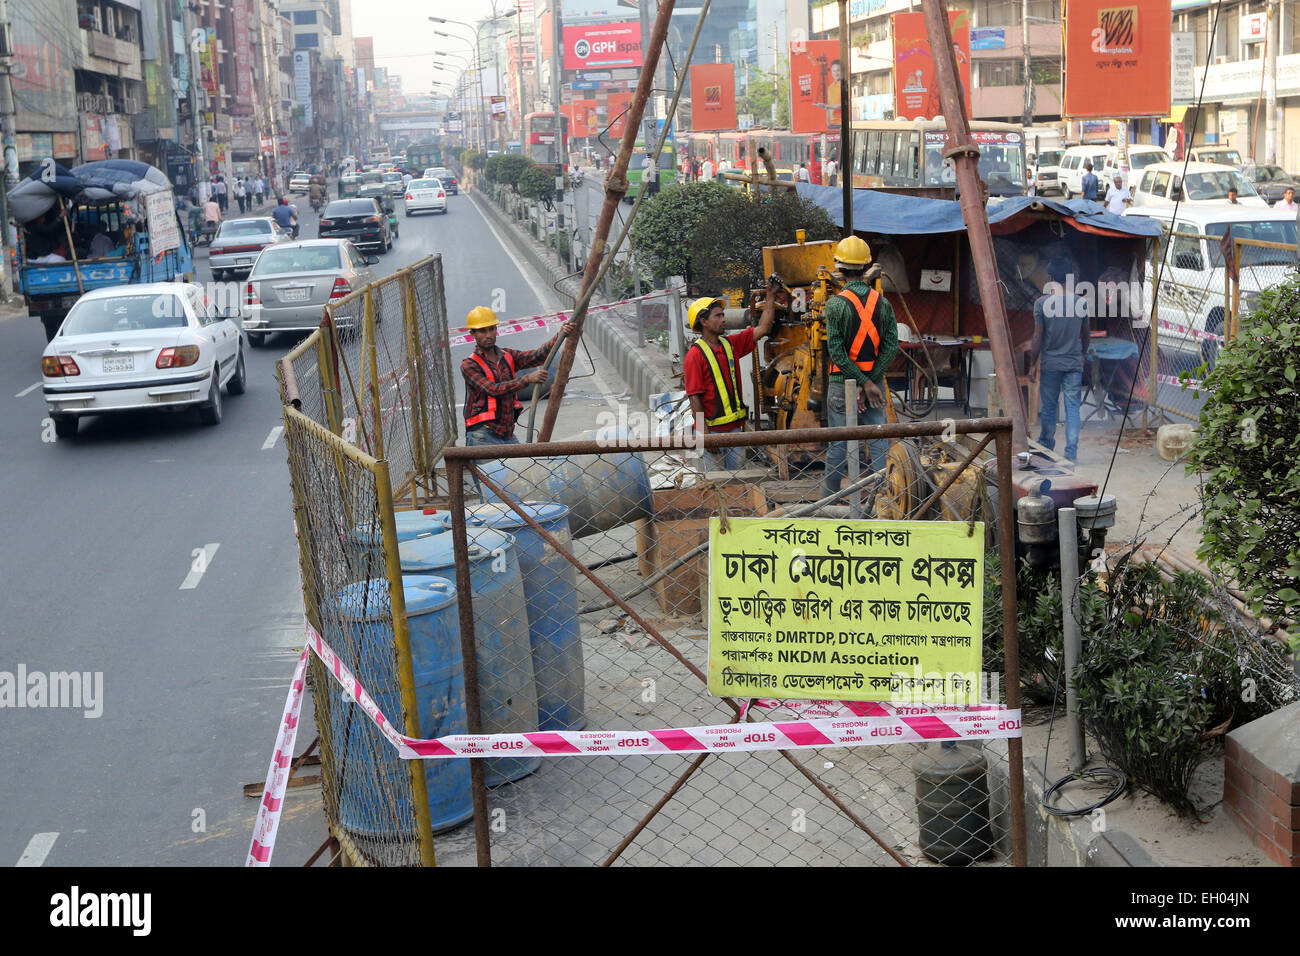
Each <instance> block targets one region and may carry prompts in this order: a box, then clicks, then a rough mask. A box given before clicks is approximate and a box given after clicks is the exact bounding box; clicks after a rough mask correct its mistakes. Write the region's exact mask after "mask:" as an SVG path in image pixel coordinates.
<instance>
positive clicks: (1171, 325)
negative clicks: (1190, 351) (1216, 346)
mask: <svg viewBox="0 0 1300 956" xmlns="http://www.w3.org/2000/svg"><path fill="white" fill-rule="evenodd" d="M1156 325H1158V326H1159V327H1160V328H1162V329H1166V330H1168V331H1170V332H1178V333H1179V334H1181V335H1189V336H1191V337H1192V338H1194V339H1209V340H1210V341H1212V342H1226V341H1228V340H1227V339H1226V338H1224V337H1223V336H1222V335H1219V334H1217V333H1215V332H1202V331H1200V330H1198V329H1193V328H1189V327H1188V326H1186V325H1179V324H1178V323H1177V322H1169V321H1167V320H1165V319H1160V320H1159V321H1158V322H1156Z"/></svg>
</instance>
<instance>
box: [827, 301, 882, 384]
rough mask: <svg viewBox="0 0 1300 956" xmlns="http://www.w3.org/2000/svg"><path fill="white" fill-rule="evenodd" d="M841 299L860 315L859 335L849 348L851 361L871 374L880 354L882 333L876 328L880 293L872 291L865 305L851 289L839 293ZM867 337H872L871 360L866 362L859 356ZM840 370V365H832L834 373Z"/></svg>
mask: <svg viewBox="0 0 1300 956" xmlns="http://www.w3.org/2000/svg"><path fill="white" fill-rule="evenodd" d="M839 297H840V298H841V299H844V300H845V301H847V302H848V303H849V304H850V305H852V306H853V308H854V309H855V310H857V313H858V334H857V335H855V336H854V337H853V344H852V345H850V346H849V359H850V361H852V362H853V364H854V365H856V366H857V367H858V368H860V369H862V371H864V372H870V371H871V369H872V368H874V367H875V364H876V356H877V355H879V354H880V332H879V330H878V329H877V328H876V323H875V321H874V319H875V315H876V300H877V299H879V298H880V291H879V290H878V289H872V290H871V295H869V296H867V301H866V304H865V305H864V304H863V302H862V300H861V299H859V298H858V297H857V294H856V293H854V292H853V291H852V290H851V289H847V288H846V289H844V290H843V291H842V292H840V293H839ZM867 336H871V359H870V361H866V362H864V361H862V360H861V359H859V358H858V356H860V355H861V354H862V348H863V346H864V345H865V344H866V342H867ZM839 370H840V367H839V366H838V365H834V364H832V365H831V371H832V372H838V371H839Z"/></svg>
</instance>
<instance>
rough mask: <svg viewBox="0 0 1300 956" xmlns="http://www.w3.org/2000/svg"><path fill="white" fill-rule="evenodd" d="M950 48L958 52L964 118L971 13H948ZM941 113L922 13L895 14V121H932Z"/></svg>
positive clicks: (968, 86) (968, 78)
mask: <svg viewBox="0 0 1300 956" xmlns="http://www.w3.org/2000/svg"><path fill="white" fill-rule="evenodd" d="M948 26H949V28H951V30H952V45H953V49H954V50H955V51H956V53H957V77H958V79H960V80H961V91H962V99H963V100H964V101H965V103H966V117H967V118H968V119H969V118H970V115H971V106H970V14H969V13H967V12H966V11H965V10H950V11H948ZM942 113H943V104H942V102H941V101H940V98H939V84H938V81H937V79H936V75H935V72H934V58H933V57H932V56H931V55H930V37H929V34H928V33H927V32H926V29H925V14H924V13H895V14H894V118H895V119H900V120H915V119H934V118H935V117H936V116H939V115H941V114H942Z"/></svg>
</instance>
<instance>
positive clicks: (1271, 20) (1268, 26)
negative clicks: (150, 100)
mask: <svg viewBox="0 0 1300 956" xmlns="http://www.w3.org/2000/svg"><path fill="white" fill-rule="evenodd" d="M0 3H3V0H0ZM1281 19H1282V18H1281V17H1280V16H1278V10H1277V2H1276V0H1269V3H1268V19H1267V20H1266V21H1265V24H1264V45H1265V46H1266V47H1267V48H1268V50H1267V53H1268V63H1267V65H1266V66H1265V71H1264V72H1265V79H1266V83H1265V86H1264V95H1265V97H1266V99H1265V101H1264V102H1265V107H1264V109H1265V112H1266V117H1265V120H1264V155H1265V157H1266V160H1265V161H1266V162H1270V163H1276V162H1277V48H1278V46H1279V43H1280V41H1281V32H1282V31H1281V30H1280V29H1279V26H1280V23H1279V21H1280V20H1281ZM1250 145H1251V149H1252V151H1253V150H1254V147H1255V144H1254V143H1251V144H1250Z"/></svg>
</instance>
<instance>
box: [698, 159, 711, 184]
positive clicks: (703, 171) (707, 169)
mask: <svg viewBox="0 0 1300 956" xmlns="http://www.w3.org/2000/svg"><path fill="white" fill-rule="evenodd" d="M700 179H701V180H702V181H703V182H706V183H707V182H712V181H713V160H711V159H706V160H705V161H704V162H702V163H701V164H700Z"/></svg>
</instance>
